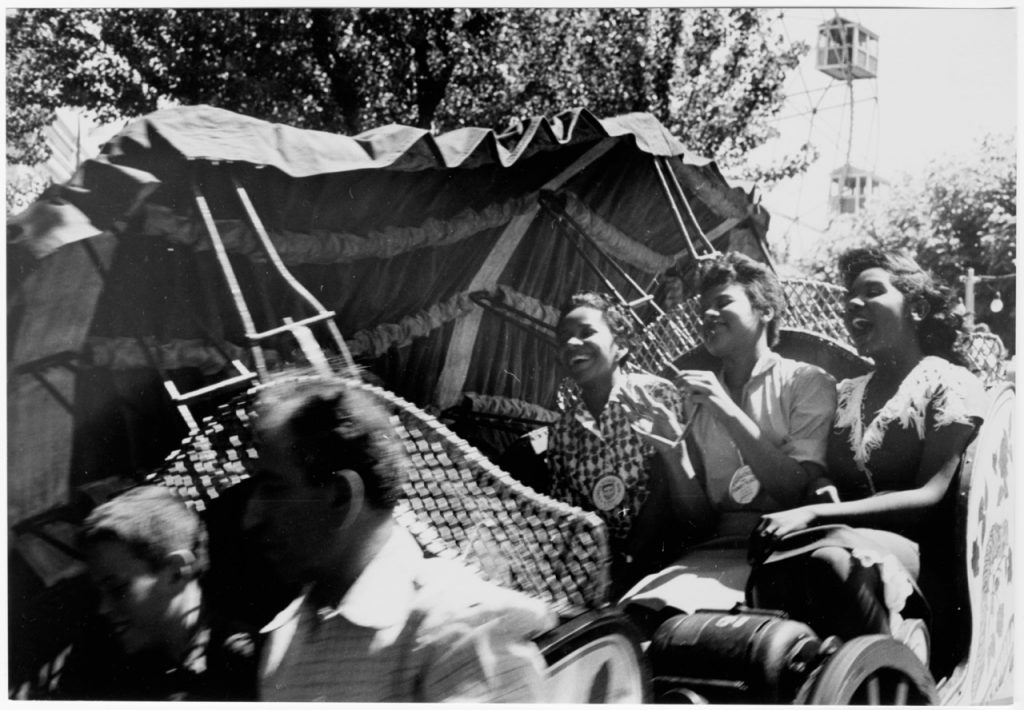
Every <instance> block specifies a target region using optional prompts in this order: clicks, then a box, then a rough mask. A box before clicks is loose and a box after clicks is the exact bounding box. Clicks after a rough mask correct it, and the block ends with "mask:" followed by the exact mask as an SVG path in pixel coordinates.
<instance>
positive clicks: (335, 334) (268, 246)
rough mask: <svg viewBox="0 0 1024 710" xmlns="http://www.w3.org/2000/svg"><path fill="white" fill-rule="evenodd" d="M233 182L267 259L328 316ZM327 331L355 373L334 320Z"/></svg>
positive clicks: (329, 319)
mask: <svg viewBox="0 0 1024 710" xmlns="http://www.w3.org/2000/svg"><path fill="white" fill-rule="evenodd" d="M231 182H232V184H233V185H234V186H235V191H236V192H237V193H238V199H239V200H241V202H242V206H243V207H245V213H246V215H247V216H248V217H249V223H250V224H251V225H252V228H253V230H254V231H255V232H256V236H258V237H259V240H260V244H262V245H263V250H264V251H265V252H266V253H267V257H268V258H269V259H270V263H271V264H272V265H273V266H274V268H275V269H276V270H277V273H278V274H280V276H281V278H283V279H284V280H285V281H286V282H287V284H288V285H289V286H290V287H291V288H292V290H293V291H295V293H297V294H299V296H300V297H302V298H303V299H304V300H305V301H306V302H307V303H308V304H309V305H310V306H312V307H313V310H314V311H316V313H317V314H318V315H326V314H327V312H328V311H327V309H326V308H324V306H323V304H321V303H320V301H318V300H317V299H316V297H315V296H314V295H313V294H312V293H310V292H309V290H308V289H306V287H305V286H303V285H302V284H301V283H300V282H299V280H298V279H296V278H295V276H294V275H293V274H292V272H291V271H289V270H288V267H287V266H285V264H284V262H283V261H282V260H281V255H280V254H278V253H277V249H276V248H275V247H274V243H273V242H272V241H271V240H270V235H269V234H267V230H266V228H265V227H264V226H263V221H262V220H261V219H260V216H259V214H258V213H257V212H256V208H255V207H254V206H253V204H252V200H250V199H249V193H247V192H246V191H245V188H244V187H242V185H241V184H240V183H239V182H238V178H237V177H235V176H234V175H232V176H231ZM326 323H327V329H328V330H329V331H330V333H331V337H332V338H333V339H334V344H335V345H336V346H337V348H338V352H339V353H340V354H341V357H342V359H343V360H344V361H345V368H346V369H347V370H348V371H349V372H350V373H354V372H355V371H356V369H355V362H354V361H353V360H352V354H351V353H350V352H349V350H348V346H347V345H345V339H344V338H342V337H341V331H340V330H338V324H337V323H336V322H335V320H334V318H328V319H327V321H326Z"/></svg>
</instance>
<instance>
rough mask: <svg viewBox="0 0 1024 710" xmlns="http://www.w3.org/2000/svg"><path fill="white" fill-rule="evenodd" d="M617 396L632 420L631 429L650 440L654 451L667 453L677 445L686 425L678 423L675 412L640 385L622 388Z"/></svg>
mask: <svg viewBox="0 0 1024 710" xmlns="http://www.w3.org/2000/svg"><path fill="white" fill-rule="evenodd" d="M619 397H620V398H619V401H620V402H621V403H622V405H623V406H624V407H625V408H626V411H627V412H629V415H630V418H631V419H632V420H633V424H632V427H633V431H635V432H636V433H637V434H638V435H639V436H640V437H641V438H642V439H645V440H647V441H649V442H651V445H652V446H654V449H655V451H657V452H659V453H667V452H669V451H671V450H673V449H675V448H676V447H677V446H678V445H679V442H680V441H681V440H682V438H683V434H684V433H686V427H684V426H682V425H681V424H680V423H679V419H677V418H676V415H675V412H673V411H672V410H671V409H669V408H668V407H666V406H665V405H664V404H662V403H661V402H659V401H658V400H656V399H654V397H652V396H651V395H650V393H648V392H647V390H645V389H644V388H642V387H636V388H633V389H632V390H626V389H624V390H623V391H622V392H621V394H620V395H619Z"/></svg>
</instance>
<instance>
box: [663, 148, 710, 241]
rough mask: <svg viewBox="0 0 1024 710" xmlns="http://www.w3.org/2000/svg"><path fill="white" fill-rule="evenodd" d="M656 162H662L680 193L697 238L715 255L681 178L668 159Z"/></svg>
mask: <svg viewBox="0 0 1024 710" xmlns="http://www.w3.org/2000/svg"><path fill="white" fill-rule="evenodd" d="M655 160H661V161H662V168H664V169H665V171H666V172H667V173H668V174H669V176H670V177H671V178H672V184H673V185H675V188H676V191H677V192H678V193H679V199H681V200H682V201H683V207H685V208H686V213H687V214H688V215H689V216H690V221H691V222H693V226H694V229H696V230H697V236H698V237H700V240H701V241H702V242H703V243H704V246H705V247H707V249H708V251H710V252H711V253H712V254H714V253H715V252H716V251H717V250H716V249H715V247H714V245H712V244H711V242H710V241H709V240H708V238H707V235H706V234H704V230H702V229H701V228H700V222H698V221H697V216H696V215H694V214H693V209H692V208H691V207H690V201H689V200H687V199H686V193H685V192H683V186H682V185H680V184H679V178H678V177H676V173H675V171H674V170H673V169H672V166H671V165H669V163H668V158H655Z"/></svg>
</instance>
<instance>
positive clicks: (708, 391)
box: [676, 370, 736, 416]
mask: <svg viewBox="0 0 1024 710" xmlns="http://www.w3.org/2000/svg"><path fill="white" fill-rule="evenodd" d="M676 387H678V388H679V392H680V393H681V394H682V395H683V397H685V398H686V399H688V400H690V401H691V402H692V403H693V404H695V405H705V404H706V405H708V406H709V407H710V408H711V412H712V414H715V415H716V416H721V415H723V414H726V415H728V414H730V413H731V412H732V411H733V410H735V409H736V403H735V402H733V401H732V397H730V396H729V393H728V392H726V391H725V388H724V387H723V386H722V383H721V382H720V381H719V380H718V378H717V377H716V376H715V373H713V372H709V371H708V370H682V371H681V372H680V373H679V376H678V377H677V378H676Z"/></svg>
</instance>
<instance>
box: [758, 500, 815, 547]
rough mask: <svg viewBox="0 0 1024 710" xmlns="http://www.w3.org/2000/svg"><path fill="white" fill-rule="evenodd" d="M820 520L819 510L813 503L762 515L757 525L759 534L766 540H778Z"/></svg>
mask: <svg viewBox="0 0 1024 710" xmlns="http://www.w3.org/2000/svg"><path fill="white" fill-rule="evenodd" d="M817 521H818V515H817V511H816V510H815V507H814V506H813V505H805V506H804V507H802V508H793V509H792V510H780V511H779V512H777V513H767V514H766V515H764V516H762V518H761V524H760V525H758V526H757V530H756V532H757V535H758V536H759V537H761V538H764V539H766V540H769V541H772V540H778V539H779V538H781V537H784V536H786V535H788V534H790V533H794V532H798V531H800V530H806V529H807V528H809V527H811V526H813V525H814V524H815V523H816V522H817Z"/></svg>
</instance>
